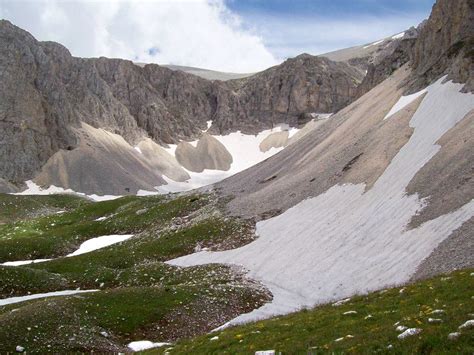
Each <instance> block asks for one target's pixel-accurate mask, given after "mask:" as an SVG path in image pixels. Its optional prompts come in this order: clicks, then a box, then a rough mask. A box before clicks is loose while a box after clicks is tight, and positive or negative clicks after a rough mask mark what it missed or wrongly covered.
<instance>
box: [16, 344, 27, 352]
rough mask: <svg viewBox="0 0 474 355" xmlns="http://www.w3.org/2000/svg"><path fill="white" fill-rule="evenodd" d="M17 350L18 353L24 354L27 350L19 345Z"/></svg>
mask: <svg viewBox="0 0 474 355" xmlns="http://www.w3.org/2000/svg"><path fill="white" fill-rule="evenodd" d="M15 350H16V352H17V353H22V352H23V351H25V348H24V347H23V346H21V345H17V346H16V349H15Z"/></svg>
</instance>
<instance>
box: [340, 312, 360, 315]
mask: <svg viewBox="0 0 474 355" xmlns="http://www.w3.org/2000/svg"><path fill="white" fill-rule="evenodd" d="M342 314H343V315H345V316H348V315H351V314H357V311H347V312H344V313H342Z"/></svg>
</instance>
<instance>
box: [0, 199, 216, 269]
mask: <svg viewBox="0 0 474 355" xmlns="http://www.w3.org/2000/svg"><path fill="white" fill-rule="evenodd" d="M38 197H42V196H38ZM207 203H208V197H207V196H201V195H199V196H195V195H191V196H182V197H178V198H174V199H171V198H167V197H162V196H153V197H135V196H129V197H123V198H119V199H116V200H112V201H104V202H97V203H91V204H85V205H84V206H80V207H79V208H77V209H75V210H73V211H71V212H67V213H63V214H56V215H49V216H44V217H39V218H34V219H27V220H21V221H16V222H13V223H8V224H4V225H0V263H1V262H6V261H15V260H30V259H44V258H54V257H58V256H62V255H66V254H68V253H70V252H72V251H74V250H75V249H77V248H78V247H79V245H80V244H81V243H82V242H84V241H86V240H88V239H91V238H94V237H98V236H102V235H110V234H138V233H141V232H144V231H146V230H149V231H152V230H158V229H160V228H162V227H163V226H164V225H166V224H168V223H169V222H170V221H171V220H172V219H173V218H180V217H183V216H186V215H188V214H189V213H192V212H194V211H196V210H198V209H199V208H201V207H203V206H205V205H206V204H207ZM98 219H102V220H98Z"/></svg>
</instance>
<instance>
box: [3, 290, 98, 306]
mask: <svg viewBox="0 0 474 355" xmlns="http://www.w3.org/2000/svg"><path fill="white" fill-rule="evenodd" d="M97 291H99V290H65V291H55V292H47V293H37V294H35V295H28V296H19V297H10V298H4V299H0V306H6V305H9V304H14V303H20V302H25V301H31V300H35V299H38V298H47V297H58V296H71V295H76V294H79V293H89V292H97Z"/></svg>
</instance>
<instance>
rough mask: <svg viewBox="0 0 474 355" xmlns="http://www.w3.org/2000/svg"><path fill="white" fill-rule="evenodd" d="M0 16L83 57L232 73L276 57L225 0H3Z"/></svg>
mask: <svg viewBox="0 0 474 355" xmlns="http://www.w3.org/2000/svg"><path fill="white" fill-rule="evenodd" d="M0 15H1V16H2V17H3V18H6V19H8V20H10V21H12V23H14V24H15V25H17V26H19V27H21V28H23V29H26V30H28V31H29V32H31V33H32V34H33V35H34V36H35V37H36V38H38V39H39V40H51V41H57V42H60V43H62V44H63V45H65V46H66V47H67V48H68V49H69V50H70V51H71V53H72V54H73V55H75V56H80V57H98V56H107V57H119V58H126V59H131V60H135V61H140V62H155V63H163V64H164V63H172V64H177V65H189V66H196V67H203V68H211V69H216V70H223V71H232V72H254V71H258V70H261V69H265V68H267V67H269V66H272V65H275V64H277V60H276V58H275V57H274V56H273V55H272V53H271V52H270V51H269V50H268V49H267V48H266V47H265V46H264V44H263V41H262V38H261V37H259V36H258V35H256V34H255V33H254V32H253V31H251V30H248V29H244V27H243V26H242V23H241V19H240V18H239V17H238V16H237V15H235V14H234V13H232V12H231V11H230V10H229V9H228V8H227V7H226V6H225V4H224V3H223V1H222V0H208V1H206V0H187V1H184V0H182V1H176V0H174V1H172V0H168V1H166V0H157V1H146V0H117V1H112V0H110V1H88V0H82V1H79V0H70V1H60V0H56V1H52V0H19V1H18V0H2V1H1V2H0ZM152 48H153V50H152V51H150V49H152Z"/></svg>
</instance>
